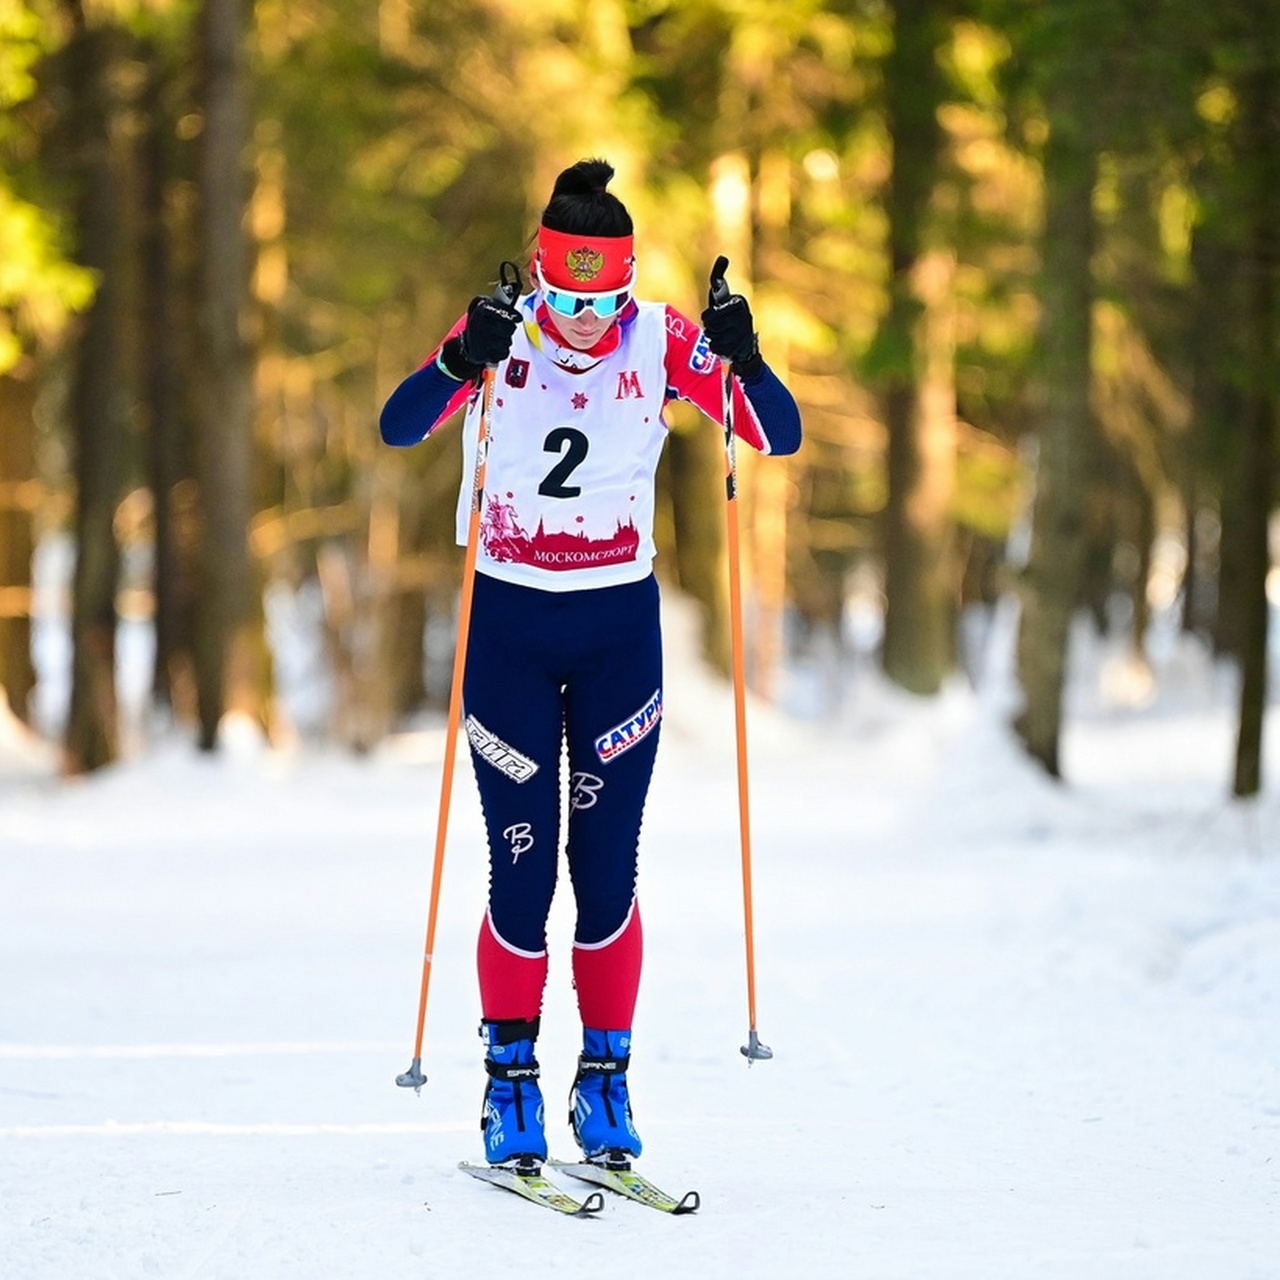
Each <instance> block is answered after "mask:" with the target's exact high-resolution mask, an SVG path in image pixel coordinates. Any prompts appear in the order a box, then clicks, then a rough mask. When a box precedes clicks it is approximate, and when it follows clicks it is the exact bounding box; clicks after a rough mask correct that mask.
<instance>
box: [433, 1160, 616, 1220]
mask: <svg viewBox="0 0 1280 1280" xmlns="http://www.w3.org/2000/svg"><path fill="white" fill-rule="evenodd" d="M458 1168H459V1169H461V1170H462V1171H463V1173H469V1174H470V1175H471V1176H472V1177H473V1178H479V1179H480V1181H481V1182H488V1183H492V1185H493V1186H495V1187H501V1188H502V1189H503V1190H504V1191H512V1192H514V1193H515V1194H516V1195H518V1196H522V1197H523V1198H524V1199H525V1200H529V1201H532V1202H533V1203H534V1204H540V1205H542V1206H543V1208H545V1209H554V1210H555V1211H556V1212H557V1213H564V1214H568V1215H569V1216H570V1217H573V1218H589V1217H591V1216H592V1215H593V1214H596V1213H599V1212H600V1210H601V1209H603V1208H604V1197H603V1196H602V1195H601V1194H600V1193H599V1192H598V1191H593V1192H592V1193H591V1194H590V1195H589V1196H588V1197H587V1198H586V1199H585V1200H575V1199H574V1198H573V1197H572V1196H571V1195H566V1194H565V1193H564V1192H563V1191H561V1190H560V1188H559V1187H557V1186H556V1184H555V1183H554V1182H549V1181H548V1180H547V1179H546V1178H544V1177H543V1176H542V1172H541V1170H539V1171H538V1172H536V1173H523V1174H522V1173H516V1172H515V1170H514V1169H504V1168H502V1166H501V1165H492V1164H470V1163H469V1162H468V1161H466V1160H463V1161H461V1162H460V1163H459V1165H458Z"/></svg>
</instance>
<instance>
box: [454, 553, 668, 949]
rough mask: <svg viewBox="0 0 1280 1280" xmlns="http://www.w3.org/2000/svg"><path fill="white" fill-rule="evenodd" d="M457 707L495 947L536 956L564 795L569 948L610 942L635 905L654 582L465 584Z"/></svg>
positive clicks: (653, 713)
mask: <svg viewBox="0 0 1280 1280" xmlns="http://www.w3.org/2000/svg"><path fill="white" fill-rule="evenodd" d="M463 705H464V714H465V717H466V730H467V737H468V740H469V741H470V743H471V756H472V761H473V764H474V768H475V774H476V781H477V783H478V785H479V788H480V801H481V804H482V806H483V809H484V818H485V826H486V828H487V831H488V837H489V865H490V876H489V912H490V916H491V918H492V921H493V927H494V929H495V930H496V932H497V934H498V936H499V937H500V938H501V939H502V941H503V942H505V943H506V944H507V945H508V946H509V947H514V948H518V949H519V950H521V951H524V952H527V953H530V954H537V953H540V952H542V951H544V950H545V947H546V923H547V915H548V913H549V911H550V909H551V899H552V895H553V894H554V892H555V886H556V868H557V860H558V853H559V842H560V816H561V803H562V796H564V797H565V798H567V800H568V808H569V816H568V829H567V841H566V848H567V855H568V863H569V876H570V879H571V881H572V884H573V892H574V898H575V902H576V904H577V926H576V929H575V932H574V941H575V942H578V943H582V944H592V943H598V942H601V941H603V940H605V939H607V938H609V937H611V936H612V935H613V934H615V933H617V931H618V930H619V929H620V928H621V927H622V925H623V924H624V922H625V921H626V919H627V913H628V911H629V910H630V907H631V903H632V899H633V897H634V894H635V882H636V853H637V847H638V844H639V839H640V822H641V818H642V816H643V813H644V802H645V796H646V794H647V793H648V790H649V780H650V777H651V776H652V773H653V762H654V756H655V753H656V751H657V747H658V735H659V730H660V727H661V717H662V635H661V629H660V623H659V617H658V586H657V582H656V581H655V580H654V578H653V577H652V576H650V577H648V578H646V579H644V581H642V582H634V583H627V584H624V585H622V586H616V587H599V588H596V589H594V590H584V591H569V592H553V591H539V590H537V589H536V588H532V587H523V586H516V585H513V584H511V583H508V582H503V581H500V580H499V579H496V578H492V577H489V576H487V575H486V574H483V573H479V574H477V575H476V582H475V597H474V600H473V604H472V615H471V634H470V639H469V642H468V646H467V666H466V677H465V681H464V685H463ZM566 745H567V752H568V770H567V777H565V778H564V779H563V781H562V773H561V759H562V754H563V748H564V746H566Z"/></svg>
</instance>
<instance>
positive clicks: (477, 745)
mask: <svg viewBox="0 0 1280 1280" xmlns="http://www.w3.org/2000/svg"><path fill="white" fill-rule="evenodd" d="M466 729H467V740H468V741H469V742H470V743H471V749H472V750H473V751H474V752H475V753H476V755H478V756H479V757H480V758H481V759H482V760H487V761H488V762H489V763H490V764H491V765H493V767H494V768H495V769H497V771H498V772H499V773H505V774H506V775H507V777H508V778H510V779H511V781H512V782H527V781H528V780H529V779H530V778H532V777H533V775H534V774H535V773H537V772H538V766H537V765H536V764H535V763H534V762H533V761H532V760H530V759H529V757H528V756H525V755H521V754H520V752H518V751H517V750H516V749H515V747H512V746H508V745H507V743H505V742H503V740H502V739H501V738H499V737H498V735H497V734H496V733H493V732H491V731H490V730H488V729H486V728H485V727H484V725H482V724H481V723H480V721H479V720H477V719H476V718H475V716H468V717H467V723H466Z"/></svg>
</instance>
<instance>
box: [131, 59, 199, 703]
mask: <svg viewBox="0 0 1280 1280" xmlns="http://www.w3.org/2000/svg"><path fill="white" fill-rule="evenodd" d="M143 52H144V56H145V58H146V61H147V67H148V81H147V89H146V99H145V115H146V120H147V129H146V132H145V133H144V135H143V136H142V138H141V139H140V153H141V154H140V163H139V168H140V170H141V177H142V182H141V185H142V237H141V245H140V256H141V262H142V278H143V279H144V280H145V281H146V288H145V290H143V291H142V299H141V309H142V315H141V318H140V319H141V332H142V351H141V359H142V366H143V367H142V387H141V392H142V404H143V412H144V420H145V422H146V426H147V444H148V450H147V466H148V471H149V483H150V486H151V493H152V504H153V511H154V516H153V520H154V546H155V551H154V557H155V568H154V572H153V592H154V597H155V613H154V620H155V659H154V666H153V674H152V697H153V698H154V700H155V702H156V704H157V705H158V706H162V707H167V708H174V706H175V688H174V686H175V682H177V683H178V684H179V685H181V684H182V683H183V682H182V680H181V677H180V676H179V671H180V670H181V668H183V667H184V666H185V667H187V668H189V666H190V656H191V644H192V635H191V626H192V610H193V608H194V578H193V565H192V564H191V559H192V556H193V551H194V545H193V544H194V539H193V536H192V531H191V528H190V518H189V515H188V516H187V517H186V519H185V520H184V514H183V501H184V493H183V490H182V489H181V488H180V486H181V485H182V482H183V481H184V480H189V479H190V473H191V467H190V461H189V453H190V433H189V430H188V422H187V417H186V412H185V408H184V405H183V399H182V395H181V393H180V376H181V375H180V367H181V356H180V353H179V350H178V344H177V340H176V334H177V332H178V328H179V326H178V315H179V307H178V306H177V302H176V298H177V290H178V285H177V280H176V278H175V272H174V267H173V259H174V255H173V247H172V236H171V232H170V229H169V225H168V220H167V218H166V193H167V190H168V184H169V180H170V178H171V176H172V170H173V155H172V152H171V148H170V144H169V137H170V135H171V132H172V116H171V113H170V111H169V107H168V102H167V89H168V78H169V73H168V69H167V67H166V65H165V63H164V58H163V54H161V53H160V52H159V51H158V50H157V49H155V48H147V49H144V51H143ZM188 487H189V486H188ZM185 501H186V503H187V505H189V504H190V501H191V498H190V494H189V493H188V494H186V497H185ZM178 701H179V702H181V701H182V698H181V696H179V698H178ZM183 709H185V710H189V708H183Z"/></svg>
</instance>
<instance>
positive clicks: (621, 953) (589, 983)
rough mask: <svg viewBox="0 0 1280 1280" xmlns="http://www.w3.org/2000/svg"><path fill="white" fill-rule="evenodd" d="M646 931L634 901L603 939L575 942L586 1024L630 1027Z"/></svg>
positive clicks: (581, 1008)
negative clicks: (619, 925)
mask: <svg viewBox="0 0 1280 1280" xmlns="http://www.w3.org/2000/svg"><path fill="white" fill-rule="evenodd" d="M643 956H644V932H643V930H642V929H641V928H640V907H639V905H638V904H637V903H635V902H633V903H632V904H631V913H630V915H628V916H627V922H626V924H624V925H623V926H622V928H621V929H619V930H618V932H617V933H615V934H614V935H613V937H612V938H607V939H606V940H605V941H604V942H600V943H594V944H583V943H581V942H575V943H574V944H573V981H574V985H575V986H576V987H577V989H578V1012H579V1013H580V1014H581V1015H582V1025H583V1026H584V1027H597V1028H599V1029H601V1030H616V1031H623V1030H627V1029H629V1028H630V1026H631V1019H632V1016H633V1015H634V1013H635V1008H636V993H637V992H638V991H639V989H640V964H641V960H642V959H643Z"/></svg>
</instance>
